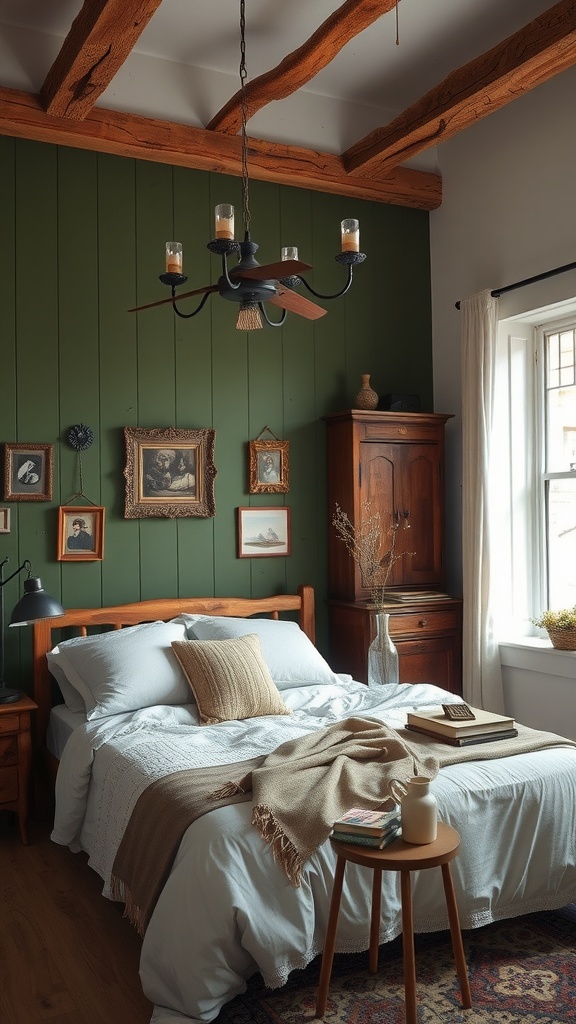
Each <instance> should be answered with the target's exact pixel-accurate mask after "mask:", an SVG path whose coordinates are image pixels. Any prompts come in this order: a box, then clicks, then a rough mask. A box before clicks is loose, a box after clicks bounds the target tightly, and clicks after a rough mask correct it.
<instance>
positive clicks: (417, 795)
mask: <svg viewBox="0 0 576 1024" xmlns="http://www.w3.org/2000/svg"><path fill="white" fill-rule="evenodd" d="M403 785H404V786H405V788H406V795H405V796H403V797H402V799H401V800H400V818H401V821H402V838H403V839H404V840H405V842H407V843H414V844H415V845H419V846H420V845H424V844H426V843H433V842H434V840H435V839H436V836H437V834H438V808H437V805H436V797H435V796H434V794H433V793H431V792H430V779H428V778H426V776H424V775H415V776H414V777H413V778H411V779H408V780H407V781H406V782H405V783H403Z"/></svg>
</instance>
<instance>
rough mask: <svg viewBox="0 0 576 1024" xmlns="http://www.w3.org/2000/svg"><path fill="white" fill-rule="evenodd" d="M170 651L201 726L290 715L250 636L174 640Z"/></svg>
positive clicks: (256, 639)
mask: <svg viewBox="0 0 576 1024" xmlns="http://www.w3.org/2000/svg"><path fill="white" fill-rule="evenodd" d="M172 648H173V650H174V653H175V654H176V657H177V658H178V661H179V662H180V664H181V665H182V668H183V670H184V673H185V675H186V678H187V680H188V682H189V684H190V688H191V690H192V692H193V694H194V696H195V698H196V703H197V704H198V711H199V712H200V722H201V723H202V725H217V724H218V722H231V721H235V720H237V719H242V718H257V717H259V716H260V715H289V714H290V713H291V712H290V710H289V708H287V707H286V705H285V703H284V701H283V700H282V698H281V697H280V694H279V693H278V690H277V689H276V687H275V685H274V683H273V681H272V677H271V675H270V673H269V671H268V666H267V665H266V662H265V661H264V659H263V657H262V649H261V647H260V638H259V637H258V636H257V635H256V634H255V633H249V634H248V635H247V636H241V637H237V638H236V639H234V640H174V641H173V642H172Z"/></svg>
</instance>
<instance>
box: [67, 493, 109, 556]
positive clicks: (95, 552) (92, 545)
mask: <svg viewBox="0 0 576 1024" xmlns="http://www.w3.org/2000/svg"><path fill="white" fill-rule="evenodd" d="M104 513H105V509H104V508H103V507H102V506H100V505H83V506H79V505H61V506H60V508H59V509H58V543H57V550H56V557H57V559H58V561H59V562H100V561H102V559H103V557H104Z"/></svg>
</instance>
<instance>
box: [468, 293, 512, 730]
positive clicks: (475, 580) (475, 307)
mask: <svg viewBox="0 0 576 1024" xmlns="http://www.w3.org/2000/svg"><path fill="white" fill-rule="evenodd" d="M460 311H461V316H462V516H463V523H462V576H463V599H464V628H463V670H464V690H463V692H464V699H465V700H466V701H468V703H469V704H472V705H473V706H474V707H479V708H486V709H487V710H489V711H495V712H498V713H502V712H503V710H504V700H503V693H502V673H501V669H500V654H499V649H498V643H497V641H496V638H495V635H494V621H493V611H492V605H493V601H492V598H491V586H492V585H494V586H497V580H498V577H497V573H496V571H495V567H494V566H493V564H492V561H493V556H492V559H491V552H493V545H492V544H491V527H490V522H491V517H492V516H491V501H492V502H494V501H497V495H496V494H494V493H493V489H492V488H491V486H490V476H491V473H490V449H491V445H492V443H493V439H492V422H493V405H494V378H495V365H496V345H497V328H498V300H497V299H495V298H493V297H492V296H491V294H490V292H489V291H483V292H479V293H478V295H473V296H472V297H471V298H469V299H464V300H462V302H461V305H460Z"/></svg>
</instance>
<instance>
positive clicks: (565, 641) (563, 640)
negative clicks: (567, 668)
mask: <svg viewBox="0 0 576 1024" xmlns="http://www.w3.org/2000/svg"><path fill="white" fill-rule="evenodd" d="M546 632H547V633H548V636H549V637H550V639H551V641H552V647H556V648H557V649H558V650H559V651H576V628H573V629H554V628H553V627H550V628H549V629H547V630H546Z"/></svg>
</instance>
